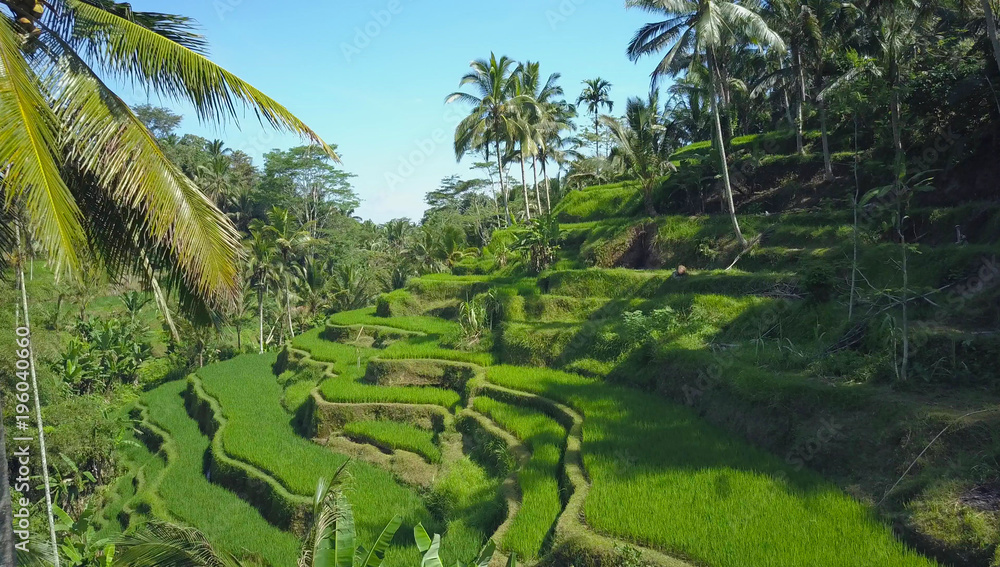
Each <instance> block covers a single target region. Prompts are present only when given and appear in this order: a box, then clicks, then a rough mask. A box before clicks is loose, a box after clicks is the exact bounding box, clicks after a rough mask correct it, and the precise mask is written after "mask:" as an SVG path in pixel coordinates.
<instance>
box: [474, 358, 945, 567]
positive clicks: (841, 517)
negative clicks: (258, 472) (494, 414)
mask: <svg viewBox="0 0 1000 567" xmlns="http://www.w3.org/2000/svg"><path fill="white" fill-rule="evenodd" d="M487 377H488V379H489V380H490V381H491V382H494V383H496V384H499V385H502V386H505V387H508V388H512V389H518V390H523V391H527V392H532V393H535V394H538V395H542V396H546V397H549V398H551V399H555V400H558V401H560V402H563V403H566V404H568V405H570V406H572V407H574V408H576V409H577V410H579V411H580V412H582V413H583V414H584V418H585V422H584V423H585V425H584V428H583V455H584V465H585V467H586V469H587V472H588V475H589V477H590V479H591V482H592V487H591V490H590V493H589V495H588V497H587V501H586V504H585V514H586V519H587V523H588V525H590V526H591V527H593V528H594V529H596V530H598V531H600V532H603V533H606V534H609V535H611V536H613V537H618V538H620V539H624V540H627V541H634V542H637V543H641V544H644V545H649V546H653V547H657V548H660V549H663V550H666V551H668V552H673V553H677V554H680V555H683V556H686V557H691V558H693V559H695V560H696V561H699V562H704V563H706V564H709V565H713V566H714V567H742V566H744V565H810V566H819V567H827V566H829V567H836V566H842V565H893V566H901V567H918V566H919V567H931V566H936V565H937V564H936V563H935V562H934V561H932V560H930V559H927V558H924V557H922V556H920V555H918V554H917V553H915V552H913V551H912V550H910V549H908V548H907V547H906V546H905V545H904V544H902V543H900V542H899V541H898V540H897V539H895V537H894V536H893V534H892V531H891V530H890V529H889V527H888V526H886V525H884V524H882V523H881V522H879V521H878V520H877V519H876V518H875V516H874V514H873V513H872V512H871V511H870V510H869V509H867V508H866V507H865V506H864V505H862V504H861V503H860V502H857V501H855V500H854V499H852V498H850V497H849V496H847V495H845V494H843V493H842V492H841V491H840V490H838V489H837V488H836V487H834V486H832V485H831V484H829V483H827V482H825V481H824V480H823V479H822V478H821V477H819V476H818V475H816V474H815V473H812V472H810V471H808V470H801V471H800V470H796V469H795V468H793V467H791V466H789V465H787V464H786V463H784V462H782V461H781V460H779V459H777V458H776V457H774V456H771V455H769V454H767V453H765V452H763V451H760V450H758V449H755V448H753V447H751V446H749V445H748V444H746V443H744V442H742V441H739V440H737V439H735V438H733V437H731V436H729V435H727V434H725V433H724V432H722V431H721V430H719V429H718V428H715V427H712V426H710V425H708V424H707V423H705V422H704V421H702V420H701V419H699V418H698V416H697V415H696V414H695V413H694V412H693V411H691V410H690V409H688V408H686V407H683V406H680V405H677V404H673V403H670V402H667V401H665V400H663V399H661V398H658V397H655V396H650V395H649V394H645V393H642V392H639V391H637V390H630V389H625V388H622V387H618V386H613V385H609V384H607V383H605V382H602V381H597V380H592V379H588V378H584V377H582V376H578V375H574V374H568V373H565V372H558V371H555V370H547V369H525V368H517V367H506V366H494V367H492V368H489V369H488V371H487Z"/></svg>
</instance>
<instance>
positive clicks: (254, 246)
mask: <svg viewBox="0 0 1000 567" xmlns="http://www.w3.org/2000/svg"><path fill="white" fill-rule="evenodd" d="M247 249H248V252H249V254H248V258H249V263H248V265H247V271H248V272H249V273H250V285H251V287H253V288H254V289H255V290H257V317H258V318H259V321H260V334H259V336H258V344H259V345H260V354H264V296H265V295H266V294H267V286H268V285H270V284H271V283H272V282H273V281H274V280H275V277H274V257H275V254H276V251H277V247H276V245H275V243H274V238H273V235H272V234H271V233H270V232H269V231H267V230H264V228H263V227H262V226H260V225H256V226H253V227H252V228H251V229H250V239H249V240H248V241H247Z"/></svg>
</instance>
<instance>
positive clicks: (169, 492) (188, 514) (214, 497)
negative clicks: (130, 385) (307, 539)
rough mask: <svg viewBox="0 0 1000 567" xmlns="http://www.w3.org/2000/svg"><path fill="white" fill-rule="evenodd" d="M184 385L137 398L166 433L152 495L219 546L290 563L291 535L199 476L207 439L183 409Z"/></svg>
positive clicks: (294, 547) (295, 547)
mask: <svg viewBox="0 0 1000 567" xmlns="http://www.w3.org/2000/svg"><path fill="white" fill-rule="evenodd" d="M185 387H186V384H185V383H184V382H183V381H181V382H172V383H169V384H166V385H164V386H161V387H159V388H157V389H156V390H153V391H152V392H149V393H148V394H146V395H145V396H144V397H143V401H144V402H145V403H146V404H148V406H149V418H150V421H152V422H153V424H154V425H156V426H158V427H160V428H161V429H163V430H164V431H166V432H167V433H168V434H169V435H170V438H169V439H168V441H167V451H168V454H169V455H170V457H169V458H170V462H169V464H168V466H167V468H166V470H165V471H164V474H163V477H162V480H160V482H159V483H158V485H157V486H156V491H155V492H156V496H158V497H159V498H161V499H162V501H163V505H164V507H165V508H166V512H167V513H168V514H169V515H170V516H171V517H174V518H176V519H178V520H180V521H182V522H184V523H185V524H187V525H190V526H193V527H195V528H198V529H199V530H201V531H202V532H204V533H205V535H206V536H207V537H208V538H209V540H210V541H212V542H214V543H216V544H217V545H219V546H221V547H222V548H223V549H226V550H228V551H230V552H232V553H241V552H243V551H244V550H246V551H248V552H250V553H254V554H258V555H260V556H261V557H263V558H264V559H265V560H267V561H268V562H270V563H271V564H273V565H275V566H284V565H291V564H293V563H294V562H295V559H296V558H297V557H298V555H299V549H300V543H299V541H298V539H297V538H295V536H293V535H291V534H289V533H286V532H283V531H281V530H279V529H278V528H275V527H274V526H272V525H271V524H269V523H267V521H266V520H264V518H262V517H261V515H260V513H258V512H257V510H256V509H255V508H254V507H253V506H251V505H250V504H248V503H247V502H245V501H243V500H241V499H240V498H238V497H237V496H236V495H234V494H233V493H231V492H229V491H228V490H226V489H224V488H222V487H220V486H218V485H215V484H212V483H211V482H209V481H208V480H206V479H205V475H204V474H203V473H202V471H203V469H204V466H205V463H204V459H205V451H206V450H208V446H209V440H208V438H207V437H205V436H204V435H202V434H201V431H199V429H198V424H196V423H195V422H194V421H193V420H192V419H191V418H190V417H189V416H188V414H187V410H185V409H184V400H183V399H182V398H181V393H182V392H183V391H184V389H185ZM286 421H287V420H286ZM262 423H263V422H262Z"/></svg>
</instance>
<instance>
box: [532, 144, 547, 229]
mask: <svg viewBox="0 0 1000 567" xmlns="http://www.w3.org/2000/svg"><path fill="white" fill-rule="evenodd" d="M531 172H532V173H533V174H534V176H535V203H536V204H537V205H538V214H539V215H541V214H542V212H543V211H544V210H545V209H543V208H542V194H541V191H539V189H538V158H535V157H532V158H531Z"/></svg>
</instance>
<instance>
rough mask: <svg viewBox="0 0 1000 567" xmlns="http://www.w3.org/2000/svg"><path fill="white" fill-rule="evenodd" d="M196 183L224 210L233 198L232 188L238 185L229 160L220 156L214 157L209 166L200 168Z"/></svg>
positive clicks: (200, 166)
mask: <svg viewBox="0 0 1000 567" xmlns="http://www.w3.org/2000/svg"><path fill="white" fill-rule="evenodd" d="M195 181H196V182H197V183H198V185H199V186H200V187H201V190H202V192H204V193H205V195H206V196H208V198H209V199H211V200H212V202H213V203H215V204H216V205H217V206H219V207H220V208H224V207H225V205H226V203H227V202H228V201H229V199H230V198H231V197H232V196H233V194H232V188H233V186H234V185H235V184H236V177H235V176H234V175H233V171H232V168H231V167H230V163H229V158H228V157H226V156H224V155H218V156H215V157H213V158H212V159H211V161H209V162H208V164H207V165H199V166H198V175H197V177H196V178H195Z"/></svg>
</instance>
